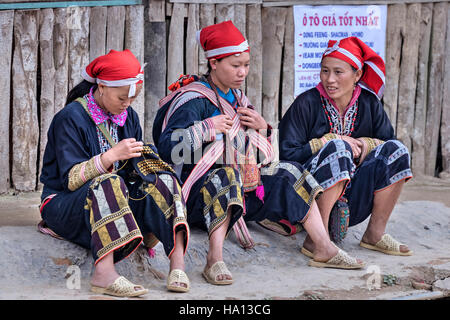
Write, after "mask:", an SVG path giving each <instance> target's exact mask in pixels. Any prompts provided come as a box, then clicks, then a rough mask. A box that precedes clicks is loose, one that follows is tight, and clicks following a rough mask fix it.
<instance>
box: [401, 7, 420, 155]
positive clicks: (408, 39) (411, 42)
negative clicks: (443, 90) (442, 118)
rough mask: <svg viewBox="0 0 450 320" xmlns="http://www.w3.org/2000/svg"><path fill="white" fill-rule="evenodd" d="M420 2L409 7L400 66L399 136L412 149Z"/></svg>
mask: <svg viewBox="0 0 450 320" xmlns="http://www.w3.org/2000/svg"><path fill="white" fill-rule="evenodd" d="M420 7H421V4H420V3H413V4H409V5H408V7H407V14H406V22H405V36H404V40H403V48H402V59H401V60H402V63H401V66H400V81H399V87H398V91H399V92H398V97H399V99H398V112H397V137H398V139H399V140H401V141H402V142H403V144H404V145H405V146H406V147H407V148H408V150H411V135H412V131H413V125H414V102H415V98H416V84H417V58H418V55H419V43H420V40H421V39H420V38H419V34H420V23H418V22H419V21H420V11H421V10H420Z"/></svg>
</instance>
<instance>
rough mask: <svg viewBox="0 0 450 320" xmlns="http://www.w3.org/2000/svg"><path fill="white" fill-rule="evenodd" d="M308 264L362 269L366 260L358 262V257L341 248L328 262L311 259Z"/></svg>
mask: <svg viewBox="0 0 450 320" xmlns="http://www.w3.org/2000/svg"><path fill="white" fill-rule="evenodd" d="M308 264H309V265H310V266H311V267H318V268H335V269H361V268H363V267H364V262H362V263H360V262H358V260H357V259H356V258H353V257H351V256H349V255H348V253H346V252H345V251H343V250H341V249H339V250H338V253H337V254H336V255H335V256H334V257H333V258H331V259H330V260H328V261H327V262H319V261H315V260H314V259H311V260H309V262H308Z"/></svg>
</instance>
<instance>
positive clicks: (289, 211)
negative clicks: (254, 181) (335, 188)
mask: <svg viewBox="0 0 450 320" xmlns="http://www.w3.org/2000/svg"><path fill="white" fill-rule="evenodd" d="M261 180H262V184H263V186H264V198H263V201H261V200H260V199H259V198H258V197H257V196H256V192H255V191H252V192H247V193H246V194H245V205H246V209H247V212H246V214H245V216H244V219H245V220H246V221H262V220H264V219H268V220H271V221H274V222H276V221H279V220H282V219H284V220H288V221H289V222H290V223H292V224H295V223H297V222H304V221H305V219H306V218H307V215H308V213H309V211H310V210H309V209H310V207H311V204H312V202H313V201H314V199H315V198H316V197H317V196H318V195H319V194H320V193H321V192H322V191H323V190H322V188H321V187H320V185H319V184H318V183H317V181H316V180H315V179H314V177H313V176H312V175H311V174H310V173H309V172H308V171H307V170H305V169H304V168H303V167H302V166H301V165H300V164H299V163H297V162H293V161H274V162H272V163H271V164H270V165H269V166H267V167H264V168H262V169H261Z"/></svg>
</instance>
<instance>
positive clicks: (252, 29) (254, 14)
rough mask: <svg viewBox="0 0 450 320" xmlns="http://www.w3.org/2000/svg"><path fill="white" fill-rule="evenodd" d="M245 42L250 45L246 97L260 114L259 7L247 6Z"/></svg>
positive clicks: (260, 25)
mask: <svg viewBox="0 0 450 320" xmlns="http://www.w3.org/2000/svg"><path fill="white" fill-rule="evenodd" d="M247 21H249V22H250V21H251V23H247V40H248V44H249V45H250V48H251V49H250V70H249V71H248V76H247V90H246V91H247V97H248V99H249V100H250V103H252V104H253V105H254V106H255V109H256V110H257V111H258V112H259V113H260V114H262V72H263V68H262V63H263V60H262V56H263V55H262V24H261V5H260V4H249V5H247Z"/></svg>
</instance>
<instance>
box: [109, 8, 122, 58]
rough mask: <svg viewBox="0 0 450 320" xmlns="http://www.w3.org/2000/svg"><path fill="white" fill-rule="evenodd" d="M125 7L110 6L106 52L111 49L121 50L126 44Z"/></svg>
mask: <svg viewBox="0 0 450 320" xmlns="http://www.w3.org/2000/svg"><path fill="white" fill-rule="evenodd" d="M124 33H125V7H124V6H115V7H108V18H107V21H106V53H108V52H109V51H110V50H111V49H114V50H118V51H121V50H123V45H124V38H125V37H124Z"/></svg>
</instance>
